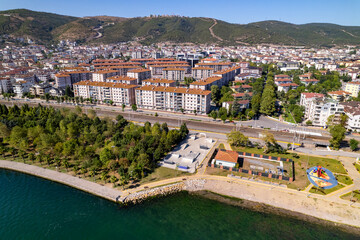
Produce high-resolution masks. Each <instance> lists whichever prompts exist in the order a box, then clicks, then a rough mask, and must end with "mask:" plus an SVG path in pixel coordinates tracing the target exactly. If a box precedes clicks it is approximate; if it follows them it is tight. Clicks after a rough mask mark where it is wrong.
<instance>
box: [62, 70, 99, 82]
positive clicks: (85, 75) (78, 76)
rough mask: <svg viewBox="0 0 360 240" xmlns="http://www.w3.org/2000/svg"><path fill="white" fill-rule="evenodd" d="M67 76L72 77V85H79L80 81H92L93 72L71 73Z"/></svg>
mask: <svg viewBox="0 0 360 240" xmlns="http://www.w3.org/2000/svg"><path fill="white" fill-rule="evenodd" d="M66 74H68V75H70V80H71V83H72V84H74V83H77V82H80V81H86V80H92V75H93V74H92V72H90V71H71V72H66Z"/></svg>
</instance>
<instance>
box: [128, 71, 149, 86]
mask: <svg viewBox="0 0 360 240" xmlns="http://www.w3.org/2000/svg"><path fill="white" fill-rule="evenodd" d="M127 76H128V77H131V78H136V79H137V84H141V81H143V80H145V79H149V78H151V71H150V69H143V68H138V69H132V70H129V71H128V72H127Z"/></svg>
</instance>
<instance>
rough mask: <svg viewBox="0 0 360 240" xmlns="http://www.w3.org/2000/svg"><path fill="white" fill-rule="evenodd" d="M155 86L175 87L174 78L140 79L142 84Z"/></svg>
mask: <svg viewBox="0 0 360 240" xmlns="http://www.w3.org/2000/svg"><path fill="white" fill-rule="evenodd" d="M149 85H151V86H157V87H175V86H176V82H175V81H174V80H169V79H162V78H150V79H146V80H144V81H142V86H149Z"/></svg>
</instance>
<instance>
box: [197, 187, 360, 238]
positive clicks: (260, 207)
mask: <svg viewBox="0 0 360 240" xmlns="http://www.w3.org/2000/svg"><path fill="white" fill-rule="evenodd" d="M191 194H195V195H199V196H202V197H205V198H208V199H212V200H215V201H219V202H222V203H225V204H229V205H233V206H239V207H242V208H246V209H249V210H251V211H256V212H263V213H268V214H276V215H279V216H285V217H289V218H294V219H298V220H301V221H306V222H311V223H313V224H318V225H323V226H326V227H331V228H337V229H339V230H340V231H345V232H348V233H351V234H355V235H359V237H360V228H358V227H354V226H349V225H345V224H337V223H334V222H330V221H327V220H323V219H319V218H316V217H313V216H309V215H306V214H303V213H299V212H294V211H289V210H286V209H283V208H277V207H273V206H270V205H267V204H264V203H258V202H253V201H249V200H245V199H239V198H234V197H230V196H225V195H220V194H217V193H213V192H209V191H206V190H203V191H196V192H192V193H191Z"/></svg>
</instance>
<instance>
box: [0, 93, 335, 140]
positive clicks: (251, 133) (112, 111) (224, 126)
mask: <svg viewBox="0 0 360 240" xmlns="http://www.w3.org/2000/svg"><path fill="white" fill-rule="evenodd" d="M0 103H1V104H5V105H7V106H13V105H14V104H18V105H23V104H28V105H29V106H37V105H38V104H42V105H43V106H51V107H54V108H64V107H65V108H75V107H76V105H75V104H67V103H61V104H59V103H55V102H49V103H46V102H45V101H41V100H36V101H34V100H31V101H30V100H22V99H17V100H10V101H8V100H4V99H0ZM81 107H82V109H83V110H84V111H85V112H87V111H88V110H89V109H93V110H94V111H95V112H96V113H97V115H98V116H99V117H110V118H115V117H116V116H117V115H119V114H120V115H122V116H124V118H126V119H128V120H129V121H134V122H138V123H144V122H146V121H149V122H150V123H155V122H159V123H160V124H161V123H165V122H166V123H167V124H168V126H169V127H180V126H181V124H183V123H186V125H187V126H188V128H189V129H190V130H194V131H201V132H205V133H209V134H214V133H215V134H226V133H229V132H231V131H232V130H239V131H241V132H242V133H244V134H245V135H246V136H248V137H252V138H259V134H261V133H262V132H263V131H264V129H262V128H252V127H246V126H240V125H239V124H237V125H236V124H235V123H222V122H219V121H217V122H214V121H202V120H200V119H193V120H191V119H184V118H181V117H179V116H178V114H174V115H170V116H162V115H159V116H157V117H155V115H153V114H150V113H147V112H146V111H144V112H142V111H139V112H134V111H124V112H123V111H122V110H121V107H115V106H112V107H110V106H103V105H92V106H90V105H84V106H81ZM171 116H172V117H171ZM269 132H271V133H273V134H274V136H275V138H276V140H277V141H280V142H284V143H292V142H295V143H298V144H300V143H304V144H315V143H319V142H324V143H327V142H328V141H329V137H327V136H305V138H304V136H303V135H301V136H300V135H299V134H294V133H289V132H283V131H274V130H269Z"/></svg>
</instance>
